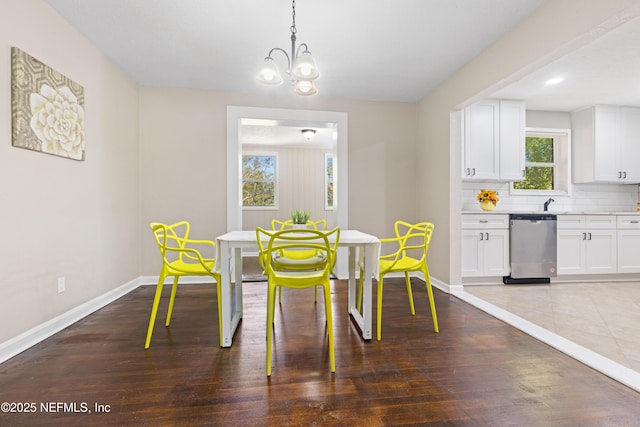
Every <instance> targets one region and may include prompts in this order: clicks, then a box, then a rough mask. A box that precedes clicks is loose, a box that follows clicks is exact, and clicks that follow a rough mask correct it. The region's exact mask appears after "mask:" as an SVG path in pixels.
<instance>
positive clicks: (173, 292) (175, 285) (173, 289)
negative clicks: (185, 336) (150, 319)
mask: <svg viewBox="0 0 640 427" xmlns="http://www.w3.org/2000/svg"><path fill="white" fill-rule="evenodd" d="M177 290H178V276H175V277H174V278H173V286H172V287H171V298H170V299H169V309H168V310H167V321H166V323H165V324H164V326H169V323H170V322H171V313H173V302H174V301H175V299H176V291H177Z"/></svg>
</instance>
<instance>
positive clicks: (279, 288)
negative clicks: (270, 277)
mask: <svg viewBox="0 0 640 427" xmlns="http://www.w3.org/2000/svg"><path fill="white" fill-rule="evenodd" d="M278 303H279V304H282V286H280V287H278Z"/></svg>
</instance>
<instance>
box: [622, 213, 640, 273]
mask: <svg viewBox="0 0 640 427" xmlns="http://www.w3.org/2000/svg"><path fill="white" fill-rule="evenodd" d="M617 237H618V273H640V256H638V254H640V219H639V218H638V215H620V216H618V236H617Z"/></svg>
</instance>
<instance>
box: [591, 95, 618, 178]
mask: <svg viewBox="0 0 640 427" xmlns="http://www.w3.org/2000/svg"><path fill="white" fill-rule="evenodd" d="M593 119H594V159H593V160H594V163H595V164H594V179H595V181H600V182H619V180H620V172H621V168H620V167H619V165H618V163H617V158H618V154H617V150H618V148H617V146H618V143H619V139H620V138H619V135H618V133H619V129H620V123H619V121H620V108H619V107H609V106H601V105H598V106H596V107H594V117H593Z"/></svg>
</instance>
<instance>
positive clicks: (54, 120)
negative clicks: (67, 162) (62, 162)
mask: <svg viewBox="0 0 640 427" xmlns="http://www.w3.org/2000/svg"><path fill="white" fill-rule="evenodd" d="M30 101H31V102H30V105H31V114H32V116H31V130H33V132H34V133H35V134H36V136H37V137H38V139H39V140H40V141H41V142H42V152H44V153H49V154H56V155H58V156H63V157H70V158H72V159H76V160H81V159H82V155H83V153H84V109H83V108H82V107H81V106H80V105H79V104H78V100H77V98H76V96H75V95H74V94H73V93H71V90H69V88H68V87H66V86H63V87H61V88H59V89H58V90H56V89H54V88H52V87H50V86H49V85H46V84H45V85H42V87H41V88H40V93H32V94H31V97H30Z"/></svg>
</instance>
